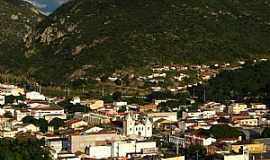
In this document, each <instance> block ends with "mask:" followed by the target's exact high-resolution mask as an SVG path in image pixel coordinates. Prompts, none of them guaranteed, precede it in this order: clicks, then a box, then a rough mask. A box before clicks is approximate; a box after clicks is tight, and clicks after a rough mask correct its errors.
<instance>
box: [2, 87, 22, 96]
mask: <svg viewBox="0 0 270 160" xmlns="http://www.w3.org/2000/svg"><path fill="white" fill-rule="evenodd" d="M24 94H25V92H24V89H23V88H19V87H17V86H14V85H6V84H0V95H2V96H11V95H12V96H20V95H24Z"/></svg>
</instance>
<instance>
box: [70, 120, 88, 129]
mask: <svg viewBox="0 0 270 160" xmlns="http://www.w3.org/2000/svg"><path fill="white" fill-rule="evenodd" d="M65 125H66V126H67V127H69V128H73V129H75V128H80V127H85V126H88V123H87V122H85V121H83V120H79V119H71V120H68V121H66V122H65Z"/></svg>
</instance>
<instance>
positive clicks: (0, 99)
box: [0, 96, 5, 105]
mask: <svg viewBox="0 0 270 160" xmlns="http://www.w3.org/2000/svg"><path fill="white" fill-rule="evenodd" d="M4 104H5V96H0V105H4Z"/></svg>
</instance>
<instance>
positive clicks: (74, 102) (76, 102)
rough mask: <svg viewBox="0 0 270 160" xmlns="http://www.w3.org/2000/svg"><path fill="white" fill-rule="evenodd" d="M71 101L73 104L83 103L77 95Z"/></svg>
mask: <svg viewBox="0 0 270 160" xmlns="http://www.w3.org/2000/svg"><path fill="white" fill-rule="evenodd" d="M70 103H72V104H74V105H75V104H80V103H81V98H80V97H78V96H76V97H73V98H72V100H71V101H70Z"/></svg>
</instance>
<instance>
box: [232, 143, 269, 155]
mask: <svg viewBox="0 0 270 160" xmlns="http://www.w3.org/2000/svg"><path fill="white" fill-rule="evenodd" d="M243 148H246V149H247V151H248V152H249V153H251V154H258V153H263V152H265V151H266V146H265V145H264V143H241V142H240V143H235V144H231V150H232V151H233V152H235V153H239V152H240V151H242V150H243Z"/></svg>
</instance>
